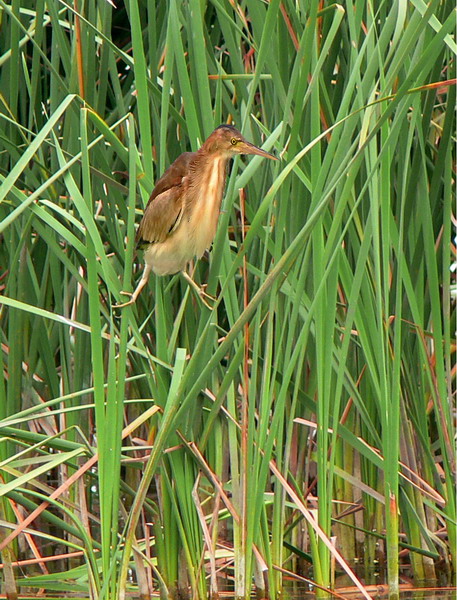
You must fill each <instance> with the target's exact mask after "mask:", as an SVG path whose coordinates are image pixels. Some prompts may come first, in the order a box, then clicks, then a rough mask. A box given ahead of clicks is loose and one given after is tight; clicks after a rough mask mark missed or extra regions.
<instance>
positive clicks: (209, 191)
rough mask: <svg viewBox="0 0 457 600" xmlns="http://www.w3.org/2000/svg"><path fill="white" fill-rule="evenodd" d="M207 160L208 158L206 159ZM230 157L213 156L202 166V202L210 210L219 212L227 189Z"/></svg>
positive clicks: (200, 185)
mask: <svg viewBox="0 0 457 600" xmlns="http://www.w3.org/2000/svg"><path fill="white" fill-rule="evenodd" d="M205 158H206V159H207V157H205ZM228 161H229V157H227V156H224V155H216V156H211V158H210V159H209V160H208V159H207V160H204V161H202V163H203V165H201V166H200V169H199V170H200V184H199V187H200V190H201V191H202V192H204V196H205V197H204V198H203V197H202V198H201V199H202V201H203V202H204V203H205V204H206V205H207V207H208V208H209V209H214V210H217V211H219V208H220V205H221V201H222V195H223V193H224V187H225V177H226V172H227V162H228Z"/></svg>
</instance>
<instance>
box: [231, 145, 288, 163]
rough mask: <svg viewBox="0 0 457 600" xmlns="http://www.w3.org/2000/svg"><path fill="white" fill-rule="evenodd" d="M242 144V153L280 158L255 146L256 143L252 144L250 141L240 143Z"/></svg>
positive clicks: (273, 158)
mask: <svg viewBox="0 0 457 600" xmlns="http://www.w3.org/2000/svg"><path fill="white" fill-rule="evenodd" d="M240 146H241V147H240V150H241V152H240V154H257V156H263V157H264V158H270V159H271V160H279V158H277V157H276V156H274V155H273V154H270V153H269V152H265V150H262V148H258V147H257V146H254V144H251V143H250V142H243V143H242V144H240Z"/></svg>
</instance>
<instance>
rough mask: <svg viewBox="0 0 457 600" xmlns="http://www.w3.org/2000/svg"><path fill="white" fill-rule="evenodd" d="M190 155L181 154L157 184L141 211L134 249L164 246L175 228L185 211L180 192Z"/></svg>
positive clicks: (191, 157)
mask: <svg viewBox="0 0 457 600" xmlns="http://www.w3.org/2000/svg"><path fill="white" fill-rule="evenodd" d="M194 156H195V154H194V153H193V152H184V154H181V156H179V157H178V158H177V159H176V160H175V161H174V163H172V164H171V165H170V166H169V167H168V169H167V170H166V171H165V173H164V174H163V175H162V177H161V178H160V179H159V180H158V181H157V183H156V186H155V188H154V190H153V191H152V194H151V197H150V198H149V202H148V203H147V205H146V208H145V210H144V214H143V218H142V219H141V222H140V225H139V227H138V231H137V233H136V243H137V246H143V245H145V244H153V243H156V242H163V241H164V240H165V239H166V238H167V236H168V235H170V233H172V232H173V231H174V229H175V228H176V227H177V226H178V224H179V222H180V220H181V218H182V215H183V211H184V202H183V191H184V188H185V187H186V183H187V182H186V179H185V178H186V176H187V175H188V174H189V164H190V162H191V161H192V159H193V158H194Z"/></svg>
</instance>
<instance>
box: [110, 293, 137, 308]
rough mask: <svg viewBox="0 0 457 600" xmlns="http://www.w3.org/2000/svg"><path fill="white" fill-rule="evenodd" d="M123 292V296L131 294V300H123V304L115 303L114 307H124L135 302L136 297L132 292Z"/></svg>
mask: <svg viewBox="0 0 457 600" xmlns="http://www.w3.org/2000/svg"><path fill="white" fill-rule="evenodd" d="M121 294H122V295H123V296H130V300H127V302H122V303H121V304H113V308H124V306H130V305H131V304H134V303H135V300H136V298H134V297H133V293H132V292H124V291H122V292H121Z"/></svg>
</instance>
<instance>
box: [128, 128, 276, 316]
mask: <svg viewBox="0 0 457 600" xmlns="http://www.w3.org/2000/svg"><path fill="white" fill-rule="evenodd" d="M236 154H257V155H258V156H264V157H265V158H271V159H273V160H278V159H277V158H276V157H275V156H273V155H272V154H269V153H268V152H265V150H262V149H261V148H257V146H254V144H251V143H250V142H248V141H247V140H246V139H245V138H244V137H243V136H242V135H241V133H240V132H239V131H238V130H237V129H235V127H232V126H231V125H220V126H219V127H217V128H216V129H215V130H214V131H213V133H212V134H211V135H210V136H209V137H208V139H207V140H206V141H205V142H204V143H203V145H202V147H201V148H200V149H199V150H198V151H197V152H184V153H183V154H181V156H179V157H178V158H177V159H176V160H175V161H174V163H172V164H171V165H170V166H169V167H168V169H167V170H166V171H165V173H164V174H163V175H162V177H161V178H160V179H159V180H158V182H157V184H156V186H155V188H154V190H153V192H152V194H151V197H150V198H149V202H148V204H147V206H146V208H145V210H144V214H143V218H142V219H141V222H140V225H139V227H138V231H137V234H136V240H135V241H136V246H137V248H140V249H143V250H144V261H145V267H144V271H143V275H142V277H141V279H140V282H139V283H138V285H137V287H136V289H135V291H134V292H133V294H130V293H129V292H122V293H123V294H127V295H129V296H131V298H130V300H129V301H128V302H125V303H123V304H118V305H117V307H118V308H119V307H122V306H127V305H129V304H133V303H134V302H135V301H136V299H137V298H138V295H139V294H140V292H141V290H142V289H143V287H144V286H145V285H146V283H147V281H148V278H149V274H150V272H151V271H153V272H154V273H155V274H156V275H173V274H174V273H178V272H179V271H182V272H183V274H184V277H185V278H186V279H187V280H188V281H189V283H190V284H191V285H192V286H194V287H196V288H197V289H198V290H199V292H200V294H202V293H204V292H202V290H201V289H200V288H198V286H197V284H196V283H195V282H194V281H193V279H192V278H191V277H190V276H189V275H188V274H187V273H186V271H185V268H186V265H187V263H189V262H190V261H191V260H192V259H193V258H194V257H196V258H200V257H201V256H202V255H203V253H204V252H205V250H207V249H208V248H209V247H210V246H211V244H212V242H213V240H214V236H215V235H216V227H217V221H218V218H219V213H220V208H221V202H222V195H223V192H224V186H225V178H226V166H227V163H228V161H229V160H230V159H231V158H232V157H233V156H235V155H236ZM202 301H203V302H204V303H205V304H207V303H206V302H205V301H204V300H203V298H202ZM207 306H208V305H207Z"/></svg>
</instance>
